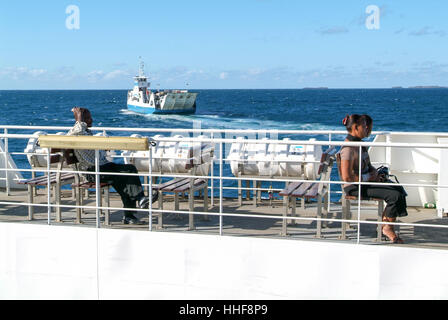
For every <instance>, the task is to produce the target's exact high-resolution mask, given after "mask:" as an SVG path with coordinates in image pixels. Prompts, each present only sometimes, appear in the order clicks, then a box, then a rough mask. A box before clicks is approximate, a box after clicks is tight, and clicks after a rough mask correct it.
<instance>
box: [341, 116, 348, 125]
mask: <svg viewBox="0 0 448 320" xmlns="http://www.w3.org/2000/svg"><path fill="white" fill-rule="evenodd" d="M348 117H349V115H346V116H345V118H344V119H342V124H343V125H344V126H345V125H347V120H348Z"/></svg>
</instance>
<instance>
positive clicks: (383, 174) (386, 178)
mask: <svg viewBox="0 0 448 320" xmlns="http://www.w3.org/2000/svg"><path fill="white" fill-rule="evenodd" d="M376 173H377V175H378V177H379V179H380V182H387V183H398V184H399V183H400V181H398V178H397V176H396V175H393V174H390V173H389V168H388V167H385V166H381V167H378V168H377V169H376ZM390 177H394V179H395V182H394V181H392V180H391V179H390ZM399 187H400V191H401V192H402V193H403V194H404V195H405V196H407V195H408V193H407V192H406V191H405V190H404V188H403V186H399Z"/></svg>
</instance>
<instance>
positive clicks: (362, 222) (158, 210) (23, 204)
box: [0, 201, 448, 228]
mask: <svg viewBox="0 0 448 320" xmlns="http://www.w3.org/2000/svg"><path fill="white" fill-rule="evenodd" d="M0 204H6V205H16V206H17V205H19V206H34V207H48V206H49V207H51V208H73V209H74V208H82V209H90V210H94V209H95V210H96V209H100V210H113V211H120V210H123V208H118V207H97V206H76V205H57V204H52V203H50V204H36V203H20V204H17V202H6V201H1V202H0ZM126 210H129V211H136V212H146V213H147V212H148V209H138V208H126ZM152 212H153V213H162V214H163V213H179V214H194V215H213V216H220V215H222V216H228V217H239V218H242V217H244V218H268V219H280V220H285V219H286V220H304V221H328V222H348V223H353V224H354V223H360V224H375V225H378V224H381V225H386V224H387V225H397V226H413V227H432V228H448V225H435V224H418V223H405V222H388V221H368V220H350V219H334V218H318V217H297V216H283V215H278V216H273V215H260V214H238V213H227V212H222V213H219V212H201V211H182V210H177V211H176V210H160V209H154V208H153V209H152ZM0 221H1V219H0Z"/></svg>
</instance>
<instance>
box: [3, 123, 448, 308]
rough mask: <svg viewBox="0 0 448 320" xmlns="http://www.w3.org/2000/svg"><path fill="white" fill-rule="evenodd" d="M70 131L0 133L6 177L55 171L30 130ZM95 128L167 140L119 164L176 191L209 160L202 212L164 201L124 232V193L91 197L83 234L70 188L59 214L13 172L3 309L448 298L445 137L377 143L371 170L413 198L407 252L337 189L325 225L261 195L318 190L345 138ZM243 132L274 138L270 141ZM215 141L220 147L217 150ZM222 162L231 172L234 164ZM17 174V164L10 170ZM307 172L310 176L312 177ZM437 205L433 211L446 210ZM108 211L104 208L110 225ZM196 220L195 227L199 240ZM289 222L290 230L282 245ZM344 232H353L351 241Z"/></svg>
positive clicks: (384, 136)
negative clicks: (296, 187) (301, 185)
mask: <svg viewBox="0 0 448 320" xmlns="http://www.w3.org/2000/svg"><path fill="white" fill-rule="evenodd" d="M68 129H69V127H38V126H33V127H32V126H11V125H0V132H2V131H3V132H7V133H5V134H0V138H4V139H6V140H7V141H5V143H3V144H0V159H2V158H4V159H5V162H3V165H4V167H0V172H1V171H3V172H8V173H9V172H11V173H12V172H16V171H15V170H17V169H15V168H16V167H18V170H20V171H23V172H29V171H30V169H29V167H28V166H26V167H25V168H23V164H22V166H20V165H17V166H15V164H14V163H13V158H17V157H20V156H21V157H24V156H27V157H28V156H29V155H31V154H34V155H36V156H37V157H38V159H37V160H39V161H37V162H36V163H38V164H34V165H33V163H34V162H33V161H32V159H31V158H30V157H28V161H29V164H30V166H31V168H32V170H33V171H39V170H40V171H41V174H42V171H45V170H50V167H51V164H48V162H46V161H45V159H46V154H48V152H49V150H48V149H45V148H44V147H42V144H39V145H37V143H36V142H37V140H38V137H37V134H33V132H36V130H45V131H46V132H49V133H56V132H58V131H64V132H66V131H67V130H68ZM92 130H93V131H94V132H102V131H105V130H107V133H109V134H111V135H113V134H114V133H115V134H116V135H117V134H121V135H122V133H123V132H126V135H131V134H135V133H136V132H138V133H139V134H141V135H142V137H143V136H147V137H152V138H153V139H154V141H156V142H157V144H156V146H154V147H152V149H150V150H152V152H150V151H149V150H146V149H145V150H144V151H141V150H140V151H139V149H135V150H134V151H132V150H133V149H131V148H130V147H129V148H128V149H130V150H123V153H122V156H123V157H124V159H125V161H129V163H134V164H135V165H136V167H138V168H140V169H139V174H140V175H146V178H147V177H148V176H149V175H150V174H151V175H152V174H155V175H156V176H159V177H160V176H163V177H164V178H169V179H172V178H173V177H172V176H174V177H177V178H179V177H183V175H182V174H184V173H183V172H181V169H182V170H183V168H186V164H188V163H189V161H190V158H191V157H192V156H193V157H197V158H198V159H201V160H200V161H199V162H198V164H197V165H198V166H200V165H202V164H203V163H208V164H212V165H211V166H210V167H209V169H207V170H205V169H206V168H203V169H204V170H199V169H202V168H198V171H197V172H196V174H197V175H198V176H200V177H201V178H204V179H208V183H209V189H208V191H206V192H203V194H202V196H197V197H194V198H193V199H194V200H193V202H192V203H191V205H190V203H188V204H187V202H189V201H188V200H186V199H184V196H183V195H175V194H168V193H166V194H164V195H163V197H159V199H158V201H157V202H156V203H154V204H153V206H152V208H151V207H150V208H148V210H144V209H135V210H140V211H139V212H137V213H136V214H138V215H139V217H140V218H141V219H142V220H144V221H145V222H146V224H145V225H124V224H122V222H121V217H122V203H121V199H120V197H119V196H118V194H116V193H115V192H111V193H110V204H109V205H107V203H105V204H104V203H103V204H101V195H100V193H99V192H96V193H95V194H96V197H95V196H90V197H89V196H87V197H83V200H82V201H83V202H82V203H83V204H82V206H83V209H84V213H82V216H81V217H82V224H81V223H80V222H76V216H77V214H78V213H77V210H78V208H79V206H75V201H74V200H73V198H72V191H73V190H70V188H67V189H62V190H61V193H62V197H61V199H62V201H61V202H60V204H57V203H55V202H56V201H55V200H54V197H51V193H48V188H47V189H46V190H41V189H40V190H38V191H37V194H34V192H33V191H30V190H28V191H27V190H26V189H25V190H23V189H19V190H17V189H16V188H15V187H14V184H13V182H14V180H15V179H17V178H16V177H15V176H14V175H12V174H10V175H3V177H2V178H3V180H0V181H2V182H3V183H4V182H8V180H7V179H9V183H6V185H5V184H3V185H1V184H0V240H1V241H0V299H92V300H93V299H99V300H101V299H173V300H177V299H179V300H182V299H184V300H185V299H208V300H210V299H220V300H226V299H231V300H235V299H260V300H266V299H387V300H392V299H446V298H447V297H448V277H444V276H441V274H442V273H441V272H443V270H445V269H446V267H448V240H447V239H448V237H447V232H446V230H447V229H448V225H447V223H446V220H447V218H446V214H447V211H448V209H447V208H448V203H447V199H448V197H447V191H448V167H447V166H446V165H445V164H446V163H447V159H448V133H436V132H413V133H411V132H406V133H403V132H373V134H374V135H376V137H375V140H374V141H373V142H372V143H364V145H366V146H370V147H373V148H372V149H371V150H370V151H369V152H371V159H372V162H373V163H374V164H375V163H378V164H380V163H382V164H387V165H388V166H389V167H390V169H391V172H392V173H393V174H395V175H397V177H398V178H399V181H400V182H401V183H402V184H405V188H406V190H407V191H409V192H408V193H409V197H408V198H409V199H408V200H409V201H408V205H409V207H408V212H409V216H407V217H403V218H400V219H399V220H398V221H397V222H396V224H395V227H396V230H397V231H398V229H400V235H401V236H402V238H403V239H404V240H405V244H402V245H399V244H391V243H390V242H385V241H383V240H378V239H377V232H376V231H377V224H381V222H380V221H378V215H377V214H378V209H377V208H378V206H377V204H376V203H368V202H363V203H358V201H353V203H352V209H351V211H352V215H351V216H347V217H346V218H345V219H344V218H343V216H342V215H341V213H342V212H343V208H342V206H341V202H340V201H339V197H340V196H341V195H340V193H338V191H337V188H336V184H340V183H341V182H340V181H324V182H321V183H326V182H329V183H331V193H332V194H333V195H334V197H333V198H331V197H330V199H329V202H328V203H327V205H328V208H329V210H328V213H327V214H326V215H323V216H322V217H318V216H317V215H316V212H317V208H318V203H316V202H306V203H305V202H302V206H303V207H301V208H300V204H297V206H296V203H295V200H294V202H293V203H292V204H291V205H292V206H294V207H297V215H295V213H294V215H293V214H292V213H291V215H289V214H288V215H286V214H285V210H286V213H288V204H287V203H286V204H285V203H284V200H283V199H282V198H281V197H273V198H272V199H269V200H267V199H266V198H262V197H261V198H259V197H258V191H261V192H264V194H266V192H267V185H266V184H265V185H264V187H262V186H261V185H258V184H257V185H256V184H255V182H258V181H260V182H261V180H262V181H263V182H270V181H273V182H275V181H276V182H284V181H286V182H287V183H288V182H291V181H294V180H302V179H303V177H306V178H307V181H318V180H317V179H316V178H317V176H316V175H315V169H316V168H318V162H319V158H320V155H321V152H320V150H319V149H320V148H321V147H322V148H323V147H324V146H330V145H331V146H334V147H340V146H342V145H344V144H347V142H343V141H337V139H335V136H340V135H341V136H344V134H345V131H300V130H297V131H278V132H277V131H275V130H273V133H272V134H273V135H274V134H277V133H278V134H294V135H311V136H315V135H323V134H327V135H328V137H329V139H328V140H324V139H323V140H320V141H317V140H311V139H310V140H301V141H298V140H297V141H295V140H286V139H288V138H286V139H284V140H282V141H280V140H278V139H276V138H275V136H274V138H272V139H269V140H263V139H259V140H262V141H255V140H254V139H242V138H237V139H226V140H223V139H221V137H222V136H224V135H225V134H226V133H228V134H230V133H231V134H232V135H234V134H235V130H219V129H203V130H201V132H200V133H202V134H204V135H205V136H208V135H211V138H206V137H205V136H204V137H203V136H199V135H198V136H197V137H194V138H192V137H191V136H190V135H189V134H191V133H193V134H196V133H199V132H197V131H195V130H197V129H193V130H186V129H170V128H122V127H120V128H101V127H96V128H95V127H93V128H92ZM185 130H186V131H187V132H188V133H189V134H187V135H188V136H184V137H182V136H181V135H180V133H182V132H184V133H183V134H184V135H185ZM25 132H27V133H25ZM162 133H163V135H162ZM238 133H240V134H244V135H246V136H247V135H248V134H258V136H259V137H264V136H265V135H266V131H263V130H252V131H250V130H240V131H239V132H238ZM173 134H175V135H174V136H173ZM176 134H177V135H176ZM91 138H94V137H91ZM25 139H28V145H26V150H24V151H25V152H13V150H18V149H19V148H17V147H15V148H12V146H13V145H14V146H16V145H17V144H18V143H22V144H24V142H26V141H27V140H25ZM210 142H211V143H212V144H211V145H210V144H207V143H210ZM350 143H351V144H359V143H356V142H350ZM226 144H227V146H229V145H230V154H228V155H227V154H226V153H225V152H221V151H222V150H224V149H223V146H225V145H226ZM255 144H257V145H255ZM213 146H216V150H215V151H216V153H215V154H212V155H211V158H206V157H205V158H204V154H203V153H204V152H208V153H210V152H209V150H210V147H213ZM218 146H219V147H218ZM287 146H289V147H287ZM24 147H25V146H24ZM39 148H44V149H43V150H39ZM92 148H93V147H92ZM195 150H196V151H197V152H196V151H195ZM218 150H220V152H219V153H218V152H217V151H218ZM255 150H257V151H256V152H255ZM20 151H21V150H20ZM124 151H126V152H124ZM9 155H11V157H9ZM151 157H152V161H151ZM224 158H227V160H228V161H226V162H224ZM132 159H133V160H132ZM40 160H43V163H42V162H41V161H40ZM316 161H317V163H316ZM8 162H11V164H8V165H7V163H8ZM228 162H230V163H228ZM149 164H151V165H149ZM213 164H215V167H214V166H213ZM309 164H312V165H310V168H307V166H308V165H309ZM223 166H230V168H231V169H232V170H231V172H232V173H231V174H230V175H233V176H234V177H231V176H224V175H223V171H222V168H223ZM149 168H151V169H150V170H151V171H148V170H149ZM217 169H219V170H217ZM333 169H334V170H336V168H333ZM65 170H68V169H65ZM187 175H188V174H187ZM273 176H274V177H273ZM229 179H238V182H239V185H238V188H233V187H232V185H231V184H229V183H228V181H230V180H229ZM241 179H247V180H246V182H248V181H252V182H253V183H254V187H253V188H252V186H251V185H250V184H249V183H247V184H246V185H245V187H242V184H241V183H240V182H244V180H241ZM257 179H258V180H257ZM148 180H149V181H152V180H151V179H148ZM224 181H225V182H226V184H225V186H224V183H223V182H224ZM149 183H151V182H146V185H148V184H149ZM233 185H235V184H233ZM243 185H244V184H243ZM284 185H285V184H283V185H282V188H283V186H284ZM44 186H45V184H44V185H42V186H40V188H43V187H44ZM152 186H153V187H154V186H155V185H154V184H152ZM224 188H225V189H226V190H230V189H233V190H234V191H235V192H236V189H237V190H238V193H239V194H240V193H241V192H244V193H246V191H247V192H252V199H251V195H250V194H246V195H245V196H246V197H245V198H244V199H242V197H241V198H240V199H238V200H237V199H236V198H232V197H224V196H223V189H224ZM173 189H175V188H173ZM263 189H264V190H263ZM103 191H104V190H103ZM278 191H279V190H274V192H275V194H278ZM329 192H330V191H329ZM205 194H207V195H209V196H210V198H211V199H210V200H211V202H210V203H207V202H206V197H205ZM243 195H244V194H243ZM239 197H240V195H239ZM52 198H53V199H52ZM202 198H203V199H204V200H202ZM240 200H241V201H240ZM426 203H435V204H437V208H435V207H428V206H426V205H425V204H426ZM162 204H163V206H162ZM358 204H360V206H358ZM31 206H33V207H34V208H35V210H34V215H33V216H31V219H30V218H29V216H28V215H27V211H28V210H29V208H30V207H31ZM105 207H107V210H110V217H109V218H110V221H109V222H110V223H109V224H106V217H107V216H108V213H107V210H106V209H105ZM56 208H61V209H62V217H61V219H60V220H59V221H57V219H55V217H57V214H56V215H55V211H56V210H55V209H56ZM101 208H103V209H104V210H103V212H101V216H100V212H99V211H98V210H99V209H101ZM203 208H204V209H206V210H204V209H203ZM95 211H97V215H96V216H95ZM205 211H206V212H205ZM162 215H163V224H162V223H161V221H159V222H158V225H159V223H160V227H156V226H155V222H157V219H161V218H162ZM192 215H194V226H195V227H194V228H189V216H192ZM205 215H207V219H205ZM154 218H155V219H154ZM29 220H32V221H29ZM153 220H155V221H154V224H153ZM284 220H287V222H288V229H287V233H286V234H283V235H282V222H283V221H284ZM319 220H322V222H323V223H324V222H325V226H323V228H322V235H321V237H317V236H316V229H317V222H318V221H319ZM99 222H101V223H99ZM344 222H346V223H347V224H349V228H348V229H347V232H346V236H345V237H344V238H342V237H341V235H342V224H343V223H344ZM438 270H439V271H441V272H438ZM221 311H222V310H221Z"/></svg>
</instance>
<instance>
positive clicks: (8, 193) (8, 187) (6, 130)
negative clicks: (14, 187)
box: [4, 128, 10, 196]
mask: <svg viewBox="0 0 448 320" xmlns="http://www.w3.org/2000/svg"><path fill="white" fill-rule="evenodd" d="M7 134H8V129H6V128H5V150H4V151H5V186H6V195H7V196H9V195H10V185H9V174H8V152H9V150H8V137H7V136H6V135H7Z"/></svg>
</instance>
